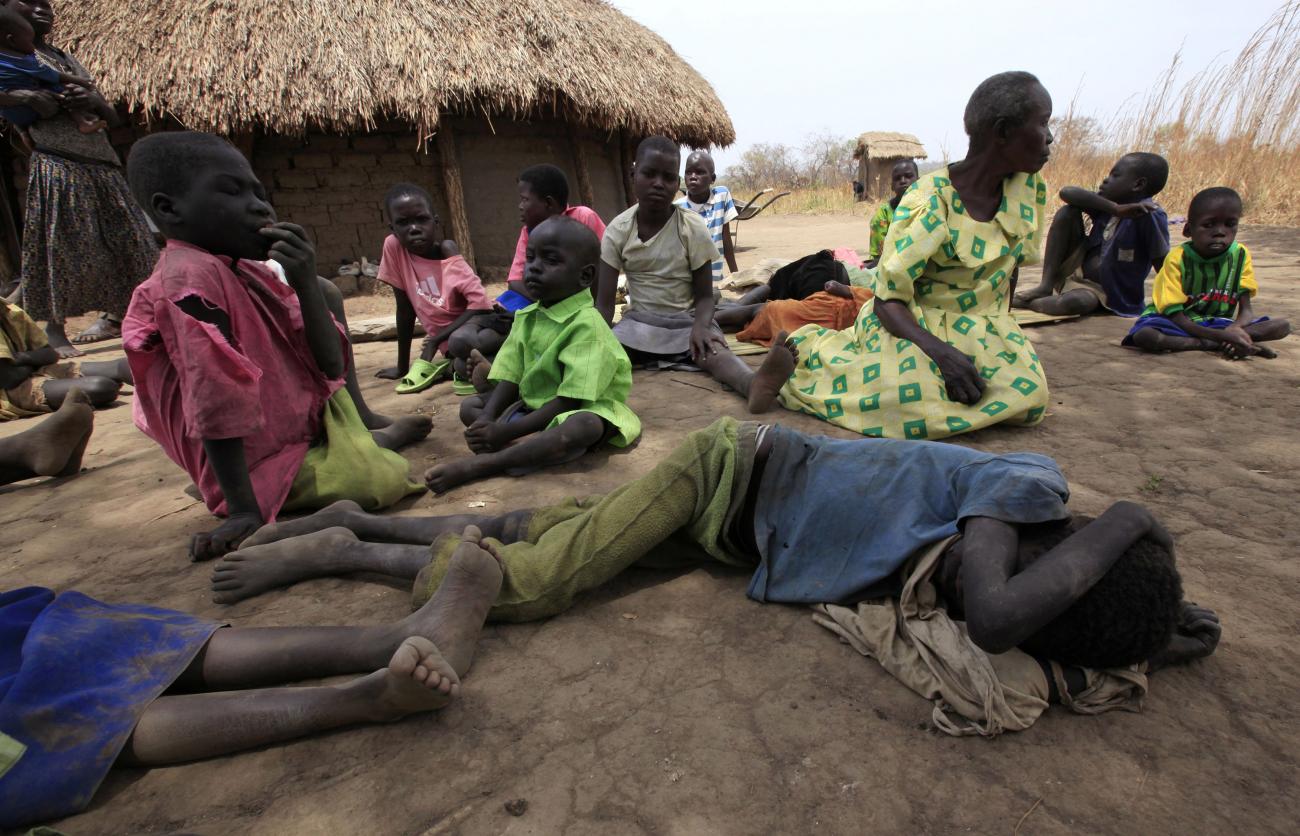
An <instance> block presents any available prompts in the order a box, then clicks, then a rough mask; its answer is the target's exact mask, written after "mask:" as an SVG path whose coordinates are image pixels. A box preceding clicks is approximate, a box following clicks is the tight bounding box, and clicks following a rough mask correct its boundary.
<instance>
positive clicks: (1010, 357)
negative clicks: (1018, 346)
mask: <svg viewBox="0 0 1300 836" xmlns="http://www.w3.org/2000/svg"><path fill="white" fill-rule="evenodd" d="M998 357H1001V358H1002V359H1003V360H1005V361H1007V363H1008V364H1012V363H1015V362H1016V361H1018V360H1019V359H1020V355H1018V354H1016V353H1015V352H1014V351H999V352H998Z"/></svg>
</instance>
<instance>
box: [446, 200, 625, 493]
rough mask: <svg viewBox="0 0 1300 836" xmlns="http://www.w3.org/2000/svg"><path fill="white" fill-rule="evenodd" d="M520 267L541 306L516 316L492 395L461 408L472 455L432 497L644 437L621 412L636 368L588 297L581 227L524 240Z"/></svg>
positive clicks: (494, 373)
mask: <svg viewBox="0 0 1300 836" xmlns="http://www.w3.org/2000/svg"><path fill="white" fill-rule="evenodd" d="M524 264H525V267H524V286H525V287H526V288H527V290H528V294H529V296H531V297H532V298H533V299H536V300H537V301H536V302H535V303H534V304H532V305H529V306H528V307H526V308H523V309H522V310H520V311H518V312H517V313H516V314H515V322H514V326H513V327H512V328H511V329H510V336H509V337H507V338H506V341H505V344H504V345H502V346H501V350H500V351H499V352H498V353H497V356H496V360H495V361H494V362H493V363H492V366H491V370H490V371H489V372H488V375H487V378H488V380H489V381H491V382H492V383H493V384H495V387H494V388H493V389H491V390H490V391H489V392H485V393H483V394H481V395H477V396H474V397H470V398H467V399H466V400H465V401H464V403H463V404H462V406H461V410H460V419H461V421H462V422H463V423H464V424H465V426H466V427H467V429H466V430H465V440H466V441H467V442H468V443H469V449H470V450H472V451H473V452H474V453H475V455H473V456H468V457H465V458H460V459H456V460H454V461H450V462H448V463H446V464H440V465H438V466H437V467H434V468H431V469H430V470H429V471H428V472H427V473H426V474H425V475H424V478H425V481H426V482H427V483H428V485H429V487H430V488H431V489H432V490H434V491H436V492H438V493H444V492H446V491H449V490H451V489H452V488H454V487H456V486H457V485H461V484H464V483H466V482H471V481H474V480H476V479H486V478H488V477H489V476H495V475H497V474H499V473H507V474H510V475H521V474H522V473H527V472H530V471H532V470H535V469H537V468H541V467H550V466H553V465H558V464H564V463H566V462H571V461H573V460H575V459H577V458H580V457H581V456H582V455H583V454H584V453H586V452H587V451H588V450H591V449H593V448H596V447H599V446H600V445H601V444H604V443H606V442H608V443H609V444H612V445H614V446H615V447H626V446H627V445H629V444H631V443H632V442H633V441H636V439H637V437H638V436H640V435H641V421H640V419H638V418H637V417H636V414H635V413H633V412H632V410H631V409H629V408H628V406H627V396H628V392H629V391H630V390H631V388H632V364H631V363H630V362H629V361H628V359H627V353H626V352H625V351H624V350H623V347H622V346H621V345H619V343H618V340H617V339H616V338H615V337H614V334H613V332H612V331H610V329H609V326H608V325H607V324H605V320H604V318H603V317H602V316H601V315H600V313H599V312H598V311H597V310H596V307H595V302H594V300H593V299H592V296H591V290H590V289H589V288H590V287H591V285H592V282H594V281H595V279H596V271H597V269H598V268H597V265H599V264H600V241H598V240H597V239H596V236H595V234H594V233H593V232H592V231H591V230H590V229H588V228H587V227H585V226H583V225H582V224H581V223H578V222H577V221H574V220H572V219H570V218H565V217H555V218H551V219H550V220H548V221H545V222H544V223H541V224H539V225H538V226H537V227H536V228H534V229H533V231H532V232H531V233H530V234H529V236H528V248H527V251H526V253H525V262H524ZM475 359H476V360H478V359H480V358H475ZM481 374H482V371H481V370H480V369H476V370H475V376H476V377H478V376H480V375H481Z"/></svg>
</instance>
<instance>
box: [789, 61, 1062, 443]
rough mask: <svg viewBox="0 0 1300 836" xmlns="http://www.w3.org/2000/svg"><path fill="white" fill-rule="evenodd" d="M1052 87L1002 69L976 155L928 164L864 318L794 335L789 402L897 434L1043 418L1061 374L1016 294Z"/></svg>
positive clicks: (1032, 246)
mask: <svg viewBox="0 0 1300 836" xmlns="http://www.w3.org/2000/svg"><path fill="white" fill-rule="evenodd" d="M1051 113H1052V99H1051V97H1050V96H1049V95H1048V93H1047V91H1046V90H1045V89H1044V88H1043V86H1042V85H1041V84H1039V82H1038V79H1036V78H1035V77H1034V76H1032V75H1030V74H1029V73H1022V72H1009V73H1001V74H999V75H996V76H993V77H992V78H989V79H987V80H985V81H984V82H983V83H981V84H980V85H979V87H977V88H976V90H975V92H974V93H973V94H972V95H971V98H970V101H969V103H968V104H967V105H966V113H965V120H964V121H965V126H966V133H967V134H968V135H969V136H970V150H969V152H968V154H967V156H966V159H964V160H961V161H959V162H956V163H953V164H952V165H951V166H949V167H947V168H944V169H940V170H939V171H934V172H931V173H929V174H925V175H922V177H921V178H920V180H918V181H917V182H916V183H915V184H913V185H912V187H911V188H910V189H909V190H908V191H907V192H906V193H905V194H904V195H903V199H902V200H901V201H900V202H899V205H898V209H897V211H896V212H895V215H894V223H893V225H892V226H891V227H890V229H889V235H888V237H887V238H886V239H885V245H884V253H883V255H882V256H881V261H880V268H879V274H878V276H877V279H876V286H875V294H876V298H875V299H874V300H873V301H872V302H869V303H868V304H866V305H865V306H863V308H862V311H861V313H860V314H859V315H858V320H857V323H856V324H855V325H854V327H853V328H850V329H847V330H844V331H832V330H828V329H825V328H819V327H817V326H805V327H803V328H800V329H799V330H798V331H796V332H795V333H794V334H793V335H791V342H792V343H793V344H794V345H796V346H797V348H798V363H797V365H796V367H795V370H794V374H793V375H792V376H791V377H790V379H789V380H788V381H786V383H785V385H784V386H783V387H782V389H781V392H780V401H781V403H782V405H784V406H785V407H786V408H788V409H793V410H796V411H801V412H807V413H809V414H812V415H816V416H817V417H818V418H821V419H823V420H825V421H830V422H831V423H833V424H838V425H839V426H841V427H845V428H847V429H851V430H854V431H856V432H860V433H862V434H863V435H870V436H883V437H886V438H930V439H935V438H943V437H945V436H949V435H955V434H957V433H963V432H970V431H971V430H976V429H980V428H981V427H986V426H989V425H991V424H997V423H1003V422H1006V423H1011V424H1017V425H1022V426H1029V425H1032V424H1037V423H1038V422H1039V421H1041V420H1042V419H1043V412H1044V411H1045V410H1046V408H1047V397H1048V395H1047V378H1046V377H1045V376H1044V374H1043V368H1042V364H1041V363H1039V360H1038V355H1037V354H1035V353H1034V348H1033V346H1032V345H1031V344H1030V342H1029V339H1028V338H1027V337H1025V335H1024V334H1022V333H1021V331H1020V328H1019V326H1017V325H1016V322H1015V320H1014V319H1013V318H1012V316H1011V312H1010V308H1009V306H1008V300H1009V299H1010V298H1011V295H1012V293H1013V292H1014V289H1015V281H1016V276H1017V272H1018V269H1019V266H1020V265H1021V264H1024V263H1027V262H1028V263H1033V262H1036V261H1038V251H1039V243H1040V241H1039V238H1040V233H1039V229H1040V222H1041V220H1042V213H1043V210H1044V208H1045V206H1046V201H1047V188H1046V186H1045V185H1044V183H1043V180H1042V178H1040V177H1039V176H1038V174H1037V172H1038V170H1039V169H1041V168H1042V167H1043V164H1044V163H1046V162H1047V159H1048V146H1049V145H1050V144H1051V142H1052V134H1051V131H1050V130H1049V129H1048V126H1047V122H1048V119H1049V118H1050V117H1051Z"/></svg>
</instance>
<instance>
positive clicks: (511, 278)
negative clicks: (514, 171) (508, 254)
mask: <svg viewBox="0 0 1300 836" xmlns="http://www.w3.org/2000/svg"><path fill="white" fill-rule="evenodd" d="M556 215H564V216H565V217H566V218H573V219H574V220H575V221H578V222H579V223H581V224H583V225H584V226H586V227H587V228H588V229H590V230H591V231H592V232H594V233H596V239H597V240H599V239H601V238H603V237H604V236H605V222H604V221H602V220H601V219H600V216H599V215H597V214H596V213H595V212H593V211H591V210H590V209H588V208H587V207H586V206H570V205H569V180H568V178H566V177H565V176H564V172H563V171H561V170H560V169H558V168H556V167H555V166H553V165H547V164H541V165H534V166H529V167H528V168H525V169H524V170H523V171H522V172H520V174H519V221H520V222H521V223H522V224H523V227H521V228H520V230H519V242H518V243H517V244H516V245H515V257H514V260H513V261H512V262H511V263H510V272H509V274H507V276H506V282H507V283H508V284H509V289H508V290H507V291H506V292H505V293H502V294H501V295H500V296H498V297H497V299H496V304H495V306H494V307H495V310H493V311H491V312H489V313H486V314H481V315H479V316H475V317H474V318H473V319H471V320H470V321H469V322H467V323H465V325H463V326H461V328H459V329H458V330H457V331H456V332H455V333H454V334H452V335H451V343H450V348H449V350H448V356H449V357H451V358H452V364H453V367H454V368H455V370H456V375H457V376H458V377H459V378H461V379H462V380H464V379H467V378H468V376H469V375H468V370H467V365H468V361H469V355H470V352H472V351H478V352H479V353H480V354H481V355H482V356H483V357H484V358H490V357H492V356H494V355H495V354H496V353H497V351H498V350H500V348H501V346H502V344H503V343H504V342H505V340H506V335H508V334H509V333H510V326H511V324H512V323H513V322H514V316H515V311H518V310H521V309H523V308H526V307H528V306H529V305H531V304H532V303H533V302H534V301H536V300H534V299H533V298H532V297H530V296H529V295H528V291H527V289H526V288H525V287H524V254H525V251H526V250H527V249H528V233H530V232H532V231H533V230H534V229H535V228H536V227H537V225H538V224H540V223H541V222H542V221H545V220H548V219H550V218H554V217H555V216H556Z"/></svg>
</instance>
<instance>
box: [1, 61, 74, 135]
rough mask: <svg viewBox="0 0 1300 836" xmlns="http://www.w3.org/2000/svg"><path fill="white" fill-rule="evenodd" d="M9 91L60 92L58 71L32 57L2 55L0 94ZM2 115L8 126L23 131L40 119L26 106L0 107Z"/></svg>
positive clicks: (61, 88)
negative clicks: (14, 126) (13, 126)
mask: <svg viewBox="0 0 1300 836" xmlns="http://www.w3.org/2000/svg"><path fill="white" fill-rule="evenodd" d="M10 90H49V91H50V92H52V93H61V92H63V84H62V83H61V82H60V81H59V71H58V70H56V69H54V68H53V67H49V66H46V65H45V64H42V63H41V62H40V59H38V58H37V57H36V56H35V55H24V56H22V57H19V56H17V55H5V54H4V53H0V91H4V92H6V93H7V92H9V91H10ZM0 116H3V117H4V118H5V119H6V120H8V122H9V123H10V124H11V125H16V126H18V127H20V128H25V127H27V126H28V125H30V124H32V123H33V122H35V121H36V120H37V119H39V118H40V117H39V116H37V115H36V111H34V110H32V109H31V108H30V107H27V106H26V105H14V106H13V107H3V108H0Z"/></svg>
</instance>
